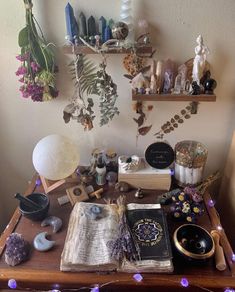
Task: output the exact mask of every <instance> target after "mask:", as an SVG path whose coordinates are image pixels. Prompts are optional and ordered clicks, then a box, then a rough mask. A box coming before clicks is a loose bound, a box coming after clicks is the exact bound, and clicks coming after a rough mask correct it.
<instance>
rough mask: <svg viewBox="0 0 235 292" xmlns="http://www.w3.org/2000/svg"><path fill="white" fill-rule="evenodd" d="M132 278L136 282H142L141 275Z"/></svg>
mask: <svg viewBox="0 0 235 292" xmlns="http://www.w3.org/2000/svg"><path fill="white" fill-rule="evenodd" d="M133 278H134V279H135V280H136V282H141V281H142V280H143V277H142V275H141V274H134V276H133Z"/></svg>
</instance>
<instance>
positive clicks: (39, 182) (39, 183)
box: [35, 178, 42, 187]
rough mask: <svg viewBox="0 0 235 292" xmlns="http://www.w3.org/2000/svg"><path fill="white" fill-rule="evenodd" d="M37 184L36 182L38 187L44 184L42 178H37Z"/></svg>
mask: <svg viewBox="0 0 235 292" xmlns="http://www.w3.org/2000/svg"><path fill="white" fill-rule="evenodd" d="M35 184H36V186H37V187H38V186H40V185H41V184H42V182H41V180H40V178H37V179H36V183H35Z"/></svg>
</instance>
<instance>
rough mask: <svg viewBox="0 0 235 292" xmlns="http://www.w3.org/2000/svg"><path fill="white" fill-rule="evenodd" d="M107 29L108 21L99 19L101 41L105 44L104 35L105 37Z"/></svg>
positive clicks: (102, 18)
mask: <svg viewBox="0 0 235 292" xmlns="http://www.w3.org/2000/svg"><path fill="white" fill-rule="evenodd" d="M105 28H106V19H105V18H104V17H103V16H101V17H100V19H99V33H100V34H101V40H102V42H103V43H104V42H105V40H104V35H105Z"/></svg>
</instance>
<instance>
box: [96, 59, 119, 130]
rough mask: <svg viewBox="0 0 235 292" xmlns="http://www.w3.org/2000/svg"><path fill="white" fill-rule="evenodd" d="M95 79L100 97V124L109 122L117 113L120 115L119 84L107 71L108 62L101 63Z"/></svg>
mask: <svg viewBox="0 0 235 292" xmlns="http://www.w3.org/2000/svg"><path fill="white" fill-rule="evenodd" d="M96 74H97V78H96V81H95V87H96V94H98V95H99V97H100V105H99V107H100V114H101V116H100V126H103V125H106V124H108V122H109V121H111V120H112V119H113V117H114V116H115V115H119V111H118V108H117V107H116V106H115V104H116V100H117V97H118V95H117V85H116V84H115V83H114V82H113V80H112V77H111V76H110V75H108V74H107V72H106V62H105V60H103V62H102V63H101V64H100V69H99V70H98V71H97V73H96Z"/></svg>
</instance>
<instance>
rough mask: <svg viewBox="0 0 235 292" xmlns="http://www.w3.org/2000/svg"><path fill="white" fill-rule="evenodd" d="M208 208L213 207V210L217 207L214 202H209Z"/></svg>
mask: <svg viewBox="0 0 235 292" xmlns="http://www.w3.org/2000/svg"><path fill="white" fill-rule="evenodd" d="M208 206H209V207H211V208H212V207H214V206H215V202H214V201H213V200H209V201H208Z"/></svg>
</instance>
